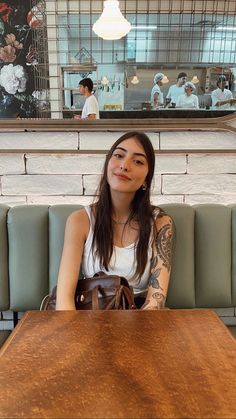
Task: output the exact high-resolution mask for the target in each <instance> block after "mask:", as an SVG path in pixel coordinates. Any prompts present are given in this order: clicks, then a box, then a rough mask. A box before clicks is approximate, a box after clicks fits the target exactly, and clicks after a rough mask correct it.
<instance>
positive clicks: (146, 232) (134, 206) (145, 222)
mask: <svg viewBox="0 0 236 419" xmlns="http://www.w3.org/2000/svg"><path fill="white" fill-rule="evenodd" d="M130 138H133V139H135V140H136V141H137V142H138V143H139V144H141V145H142V147H143V149H144V152H145V154H146V157H147V162H148V173H147V176H146V179H145V184H146V189H145V190H144V189H143V188H142V187H140V188H139V189H138V190H137V191H136V192H135V195H134V198H133V200H132V202H131V205H130V216H129V218H128V220H127V223H128V222H130V221H131V220H135V221H136V222H137V223H138V225H139V239H138V242H137V245H136V260H137V266H136V272H135V279H137V278H140V277H141V276H142V274H143V272H144V271H145V267H146V263H147V252H148V245H149V237H150V232H151V226H152V222H153V221H154V220H153V209H154V207H153V206H152V205H151V203H150V188H151V183H152V178H153V174H154V167H155V153H154V149H153V146H152V143H151V141H150V140H149V138H148V136H147V135H146V134H144V133H142V132H136V131H135V132H128V133H126V134H124V135H122V136H121V137H120V138H119V139H118V140H117V141H116V142H115V143H114V144H113V146H112V147H111V149H110V150H109V152H108V154H107V156H106V160H105V164H104V168H103V175H102V178H101V181H100V184H99V187H98V201H97V202H96V203H95V205H94V215H95V225H94V236H93V251H95V249H96V252H97V255H98V257H99V260H100V265H101V267H102V266H103V267H104V268H105V269H106V270H109V268H108V265H109V262H110V259H111V256H112V253H113V227H112V201H111V193H110V185H109V184H108V181H107V167H108V163H109V160H110V158H111V156H112V155H113V152H114V151H115V149H116V148H117V147H118V145H119V144H120V143H121V142H122V141H125V140H128V139H130Z"/></svg>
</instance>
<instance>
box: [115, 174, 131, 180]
mask: <svg viewBox="0 0 236 419" xmlns="http://www.w3.org/2000/svg"><path fill="white" fill-rule="evenodd" d="M114 175H115V176H116V177H118V179H121V180H131V179H130V178H129V177H128V176H125V175H122V174H119V173H114Z"/></svg>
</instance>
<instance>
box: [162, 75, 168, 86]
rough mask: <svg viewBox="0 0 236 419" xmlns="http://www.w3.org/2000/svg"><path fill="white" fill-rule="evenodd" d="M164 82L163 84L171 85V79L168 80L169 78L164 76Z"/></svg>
mask: <svg viewBox="0 0 236 419" xmlns="http://www.w3.org/2000/svg"><path fill="white" fill-rule="evenodd" d="M161 81H162V83H163V84H167V83H169V81H170V80H169V79H168V77H167V76H166V75H165V74H164V77H163V79H162V80H161Z"/></svg>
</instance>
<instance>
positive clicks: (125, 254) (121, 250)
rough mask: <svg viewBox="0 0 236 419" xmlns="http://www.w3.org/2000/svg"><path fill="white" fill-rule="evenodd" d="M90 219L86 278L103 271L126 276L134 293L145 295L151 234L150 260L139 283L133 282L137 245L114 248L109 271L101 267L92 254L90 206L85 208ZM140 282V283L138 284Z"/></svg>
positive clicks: (83, 262)
mask: <svg viewBox="0 0 236 419" xmlns="http://www.w3.org/2000/svg"><path fill="white" fill-rule="evenodd" d="M85 210H86V212H87V214H88V217H89V223H90V228H89V234H88V237H87V239H86V242H85V245H84V252H83V258H82V270H83V274H84V276H85V277H92V276H93V275H94V274H95V273H96V272H99V271H103V272H106V273H109V274H111V275H120V276H124V277H125V278H126V279H127V280H128V282H129V284H130V285H131V286H132V287H133V290H134V293H135V294H136V295H137V294H140V295H141V294H145V292H146V291H147V287H148V278H149V277H150V270H151V258H152V245H151V244H152V238H153V233H151V236H150V239H149V246H148V259H147V265H146V268H145V271H144V273H143V275H142V277H141V278H140V280H139V281H137V280H132V279H133V276H134V273H135V270H136V260H135V243H133V244H130V245H129V246H126V247H118V246H114V249H113V254H112V257H111V260H110V264H109V271H106V270H105V269H104V267H102V266H100V263H99V259H98V257H97V256H96V255H93V253H92V240H93V230H94V228H93V226H94V216H93V214H92V210H91V207H90V206H87V207H85ZM136 282H138V283H136Z"/></svg>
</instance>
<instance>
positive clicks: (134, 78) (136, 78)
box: [131, 76, 139, 84]
mask: <svg viewBox="0 0 236 419" xmlns="http://www.w3.org/2000/svg"><path fill="white" fill-rule="evenodd" d="M131 83H132V84H138V83H139V79H138V77H137V76H134V77H133V78H132V80H131Z"/></svg>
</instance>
